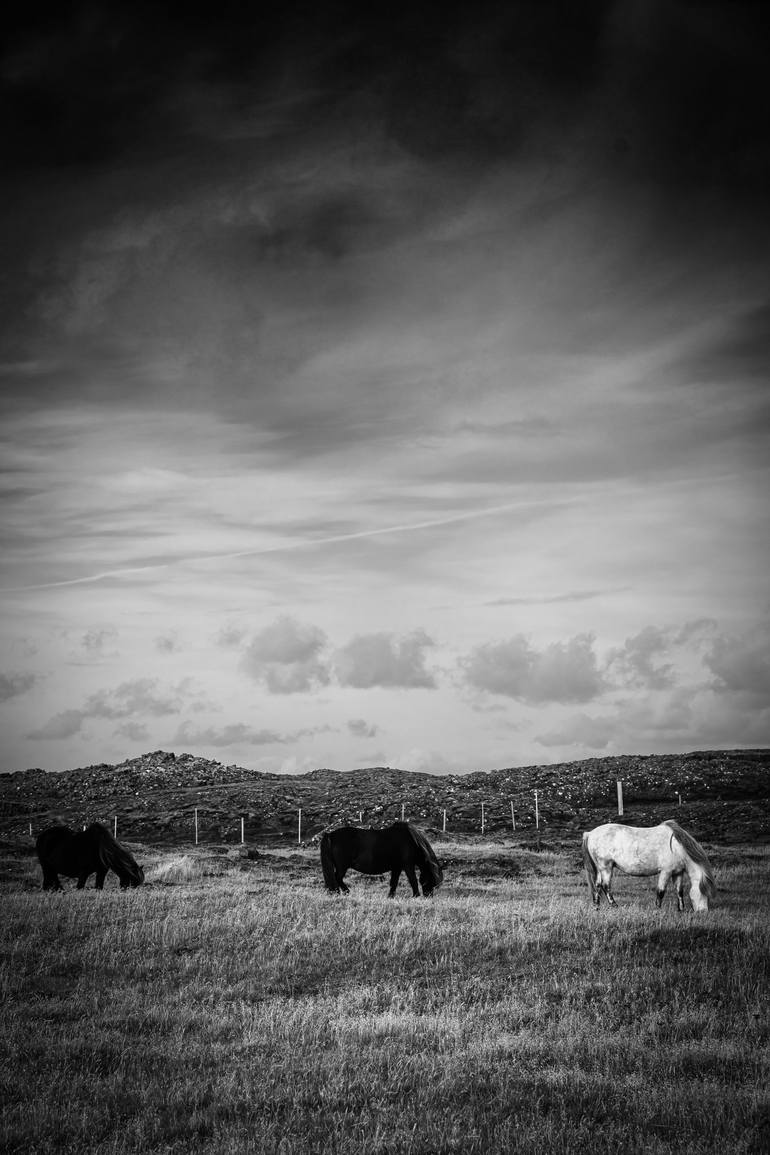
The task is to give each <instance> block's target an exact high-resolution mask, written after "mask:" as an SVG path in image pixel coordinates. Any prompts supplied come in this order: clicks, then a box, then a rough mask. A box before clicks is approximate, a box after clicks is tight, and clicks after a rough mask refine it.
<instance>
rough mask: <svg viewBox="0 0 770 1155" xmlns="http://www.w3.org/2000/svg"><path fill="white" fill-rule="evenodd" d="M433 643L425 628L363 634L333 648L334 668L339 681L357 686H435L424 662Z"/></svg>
mask: <svg viewBox="0 0 770 1155" xmlns="http://www.w3.org/2000/svg"><path fill="white" fill-rule="evenodd" d="M434 644H435V643H434V642H433V641H432V639H431V638H429V637H428V635H427V634H426V633H425V631H424V630H415V631H414V632H413V633H411V634H408V635H407V636H406V637H403V638H397V637H395V636H394V635H393V634H385V633H381V634H363V635H360V636H358V637H355V638H352V639H351V641H349V642H348V643H347V645H345V646H343V647H342V648H341V649H339V650H337V651H336V653H335V655H334V669H335V672H336V674H337V678H338V680H339V682H340V684H341V685H343V686H354V687H356V688H357V689H371V688H372V687H374V686H394V687H395V686H398V687H402V688H404V689H435V686H436V680H435V678H434V676H433V674H432V673H431V672H430V671H429V670H428V669H426V666H425V659H426V655H427V651H428V650H429V649H430V648H431V647H432V646H433V645H434Z"/></svg>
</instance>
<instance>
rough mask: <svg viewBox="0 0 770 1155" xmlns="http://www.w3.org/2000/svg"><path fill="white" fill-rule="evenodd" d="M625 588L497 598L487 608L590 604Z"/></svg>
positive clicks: (486, 603) (621, 591)
mask: <svg viewBox="0 0 770 1155" xmlns="http://www.w3.org/2000/svg"><path fill="white" fill-rule="evenodd" d="M623 592H624V588H623V587H618V588H616V589H606V590H572V591H567V592H566V593H563V594H553V595H552V596H550V597H548V596H535V595H533V596H532V597H520V598H496V599H495V601H492V602H485V603H484V605H487V606H550V605H559V604H560V603H565V602H566V603H571V602H590V601H594V600H595V599H596V598H604V597H607V595H608V594H616V593H623Z"/></svg>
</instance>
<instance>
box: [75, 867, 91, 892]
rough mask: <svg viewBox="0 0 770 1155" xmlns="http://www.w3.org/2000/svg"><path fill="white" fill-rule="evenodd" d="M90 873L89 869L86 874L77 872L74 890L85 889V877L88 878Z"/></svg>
mask: <svg viewBox="0 0 770 1155" xmlns="http://www.w3.org/2000/svg"><path fill="white" fill-rule="evenodd" d="M90 873H91V871H90V870H89V871H88V874H79V875H78V884H77V886H76V887H75V889H76V890H84V889H85V885H86V879H87V878H88V875H89V874H90Z"/></svg>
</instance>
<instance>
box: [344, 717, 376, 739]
mask: <svg viewBox="0 0 770 1155" xmlns="http://www.w3.org/2000/svg"><path fill="white" fill-rule="evenodd" d="M348 730H349V731H350V733H351V734H352V735H353V737H354V738H374V737H376V735H377V734H378V733H379V729H378V727H377V726H375V725H374V724H372V725H370V724H369V723H368V722H366V721H364V719H363V718H351V719H350V721H349V722H348Z"/></svg>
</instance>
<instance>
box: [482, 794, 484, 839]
mask: <svg viewBox="0 0 770 1155" xmlns="http://www.w3.org/2000/svg"><path fill="white" fill-rule="evenodd" d="M481 833H482V834H483V833H484V803H483V802H482V803H481Z"/></svg>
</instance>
